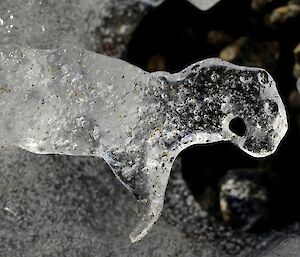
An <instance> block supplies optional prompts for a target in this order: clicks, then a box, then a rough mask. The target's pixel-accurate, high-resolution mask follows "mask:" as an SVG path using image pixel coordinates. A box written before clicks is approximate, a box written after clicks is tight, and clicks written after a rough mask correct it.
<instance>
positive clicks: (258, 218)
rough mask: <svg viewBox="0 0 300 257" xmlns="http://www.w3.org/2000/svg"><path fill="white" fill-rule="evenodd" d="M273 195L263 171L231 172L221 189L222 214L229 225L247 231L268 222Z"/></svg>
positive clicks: (258, 227) (259, 227)
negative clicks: (265, 183)
mask: <svg viewBox="0 0 300 257" xmlns="http://www.w3.org/2000/svg"><path fill="white" fill-rule="evenodd" d="M269 198H270V197H269V193H268V191H267V189H266V188H265V186H264V184H263V172H262V171H260V170H231V171H229V172H228V174H226V176H225V177H224V179H223V181H222V183H221V185H220V210H221V213H222V216H223V219H224V221H225V222H226V223H228V224H230V225H232V226H234V227H238V228H242V229H243V230H245V231H248V230H253V229H261V226H263V224H265V223H266V222H267V221H268V212H269V204H270V199H269Z"/></svg>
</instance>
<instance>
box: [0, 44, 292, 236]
mask: <svg viewBox="0 0 300 257" xmlns="http://www.w3.org/2000/svg"><path fill="white" fill-rule="evenodd" d="M0 68H1V72H0V78H1V81H2V86H1V94H0V105H1V109H0V119H1V124H0V132H1V136H0V143H1V145H2V146H3V147H11V146H16V147H20V148H23V149H25V150H28V151H30V152H33V153H39V154H63V155H75V156H96V157H102V158H103V159H104V160H105V161H106V162H107V163H108V165H109V166H110V167H111V169H112V170H113V172H114V173H115V175H116V176H117V177H118V178H119V179H120V181H121V182H122V183H123V184H124V185H125V186H126V187H127V188H128V189H130V190H131V191H132V192H133V194H134V195H135V196H136V198H137V200H138V207H139V212H140V214H141V220H140V222H138V225H137V227H136V229H135V230H134V231H133V232H132V233H131V236H130V237H131V240H132V241H137V240H140V239H141V238H142V237H143V236H145V235H146V234H147V233H148V231H149V230H150V228H151V227H152V225H153V224H154V223H155V222H156V221H157V219H158V217H159V215H160V213H161V210H162V207H163V202H164V195H165V190H166V186H167V183H168V179H169V174H170V171H171V168H172V164H173V162H174V160H175V158H176V156H177V155H178V154H179V153H180V152H181V151H182V150H184V149H186V148H187V147H189V146H191V145H194V144H207V143H213V142H218V141H231V142H232V143H233V144H235V145H237V146H238V147H239V148H241V149H242V150H243V151H245V152H246V153H248V154H250V155H252V156H254V157H264V156H267V155H270V154H272V153H273V152H274V151H275V150H276V148H277V146H278V145H279V143H280V141H281V140H282V138H283V137H284V135H285V133H286V131H287V119H286V113H285V109H284V105H283V103H282V101H281V98H280V96H279V94H278V92H277V89H276V86H275V83H274V81H273V79H272V78H271V76H270V75H269V74H268V73H267V72H266V71H264V70H262V69H256V68H245V67H239V66H236V65H232V64H230V63H228V62H224V61H221V60H219V59H207V60H205V61H201V62H198V63H196V64H193V65H191V66H189V67H188V68H186V69H185V70H183V71H181V72H179V73H176V74H169V73H166V72H157V73H147V72H144V71H142V70H141V69H139V68H137V67H135V66H133V65H130V64H128V63H126V62H124V61H121V60H118V59H114V58H111V57H107V56H103V55H99V54H96V53H93V52H89V51H87V50H83V49H81V48H78V47H67V48H61V49H53V50H37V49H31V48H26V47H20V46H4V45H2V46H1V51H0ZM16 103H17V104H16ZM236 118H240V119H241V120H242V121H243V123H244V125H245V127H246V131H245V135H243V136H238V135H237V134H236V133H234V132H233V131H232V129H230V124H231V122H232V121H234V120H235V119H236Z"/></svg>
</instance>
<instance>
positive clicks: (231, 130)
mask: <svg viewBox="0 0 300 257" xmlns="http://www.w3.org/2000/svg"><path fill="white" fill-rule="evenodd" d="M168 81H169V83H170V85H171V87H172V88H173V89H171V90H168V92H167V95H168V98H170V97H171V98H173V100H174V101H176V102H177V105H175V108H173V110H171V108H170V110H169V112H170V113H172V115H171V116H172V117H173V120H174V123H175V124H177V126H179V127H180V128H181V130H184V133H185V134H186V135H189V137H190V138H191V140H192V144H203V143H212V142H218V141H231V142H232V143H234V144H235V145H237V146H238V147H239V148H240V149H242V150H243V151H245V152H246V153H248V154H249V155H251V156H253V157H265V156H268V155H270V154H272V153H274V152H275V150H276V149H277V147H278V145H279V143H280V142H281V140H282V139H283V137H284V135H285V134H286V132H287V129H288V123H287V116H286V112H285V107H284V104H283V102H282V100H281V97H280V95H279V92H278V90H277V88H276V84H275V81H274V79H273V78H272V77H271V75H270V74H269V73H268V72H267V71H265V70H263V69H259V68H249V67H242V66H238V65H234V64H231V63H228V62H226V61H223V60H220V59H218V58H212V59H207V60H204V61H201V62H198V63H195V64H193V65H191V66H189V67H188V68H186V69H185V70H183V71H182V72H180V73H177V74H173V75H171V76H169V77H168ZM174 88H176V90H175V92H176V93H174ZM170 92H173V93H170ZM170 94H171V95H170ZM176 98H177V99H176ZM178 111H179V112H180V115H179V116H178V118H177V119H176V118H174V117H176V115H177V114H178ZM188 145H189V144H187V146H188Z"/></svg>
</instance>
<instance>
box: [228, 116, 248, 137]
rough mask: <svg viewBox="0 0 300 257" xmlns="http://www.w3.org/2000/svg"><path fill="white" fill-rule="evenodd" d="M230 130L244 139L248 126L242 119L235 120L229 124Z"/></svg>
mask: <svg viewBox="0 0 300 257" xmlns="http://www.w3.org/2000/svg"><path fill="white" fill-rule="evenodd" d="M229 129H230V130H231V131H232V132H233V133H234V134H236V135H238V136H240V137H242V136H244V135H245V134H246V130H247V128H246V124H245V122H244V120H243V119H241V118H234V119H232V120H231V121H230V123H229Z"/></svg>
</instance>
